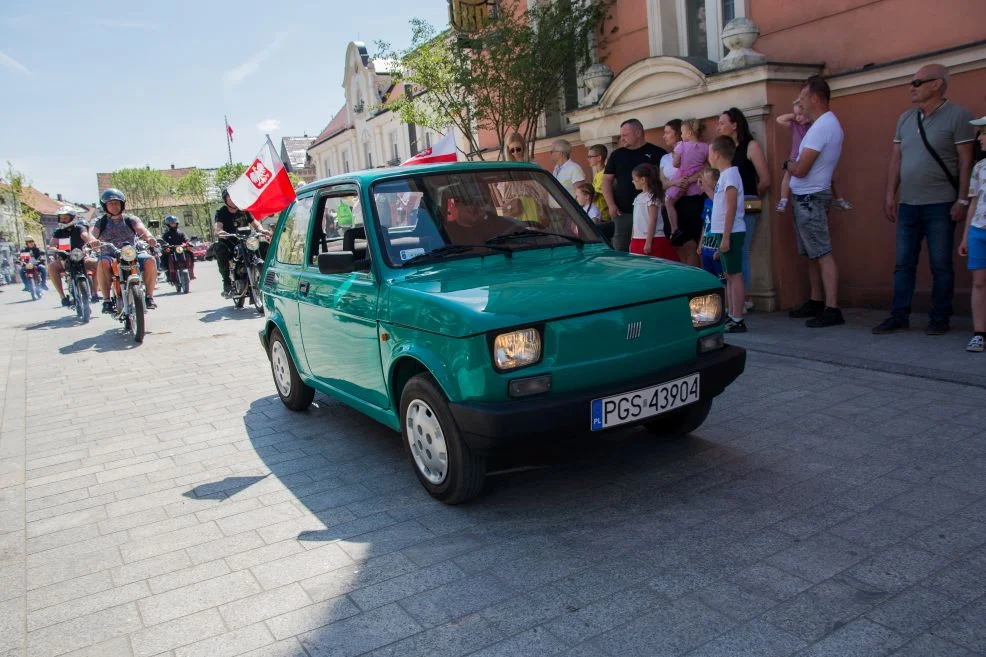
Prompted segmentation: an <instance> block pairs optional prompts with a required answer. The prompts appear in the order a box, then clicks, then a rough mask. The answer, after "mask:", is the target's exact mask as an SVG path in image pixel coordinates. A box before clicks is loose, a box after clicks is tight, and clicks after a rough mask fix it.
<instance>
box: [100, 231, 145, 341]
mask: <svg viewBox="0 0 986 657" xmlns="http://www.w3.org/2000/svg"><path fill="white" fill-rule="evenodd" d="M99 246H100V248H101V250H102V252H103V253H104V254H106V255H110V256H112V257H113V263H112V267H113V271H112V275H113V282H112V285H111V286H110V296H111V297H112V299H113V301H114V303H115V307H116V315H115V317H116V319H118V320H119V321H121V322H123V328H124V330H125V331H128V332H130V333H132V334H133V336H134V342H143V341H144V331H145V328H144V323H145V315H146V314H147V309H146V308H145V307H144V299H145V298H146V297H147V288H146V287H145V286H144V277H143V276H141V273H140V265H139V263H138V262H137V254H138V253H139V252H140V251H143V250H146V248H147V246H146V244H144V243H143V242H138V243H137V245H136V246H134V245H130V244H127V245H126V246H124V247H122V248H117V247H116V246H115V245H114V244H111V243H109V242H100V243H99Z"/></svg>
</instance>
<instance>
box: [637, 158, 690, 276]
mask: <svg viewBox="0 0 986 657" xmlns="http://www.w3.org/2000/svg"><path fill="white" fill-rule="evenodd" d="M631 179H632V180H633V186H634V187H635V188H636V189H637V190H638V191H639V192H640V193H639V194H637V196H636V198H634V199H633V232H632V233H631V235H630V253H635V254H637V255H649V256H656V257H658V258H665V259H667V260H674V261H678V253H677V252H676V251H675V249H674V247H673V246H671V241H670V240H669V239H668V238H667V237H665V235H664V219H663V218H662V217H661V199H662V198H663V197H664V186H663V185H661V175H660V173H658V170H657V167H656V166H654V165H652V164H638V165H637V166H636V167H634V169H633V172H632V174H631Z"/></svg>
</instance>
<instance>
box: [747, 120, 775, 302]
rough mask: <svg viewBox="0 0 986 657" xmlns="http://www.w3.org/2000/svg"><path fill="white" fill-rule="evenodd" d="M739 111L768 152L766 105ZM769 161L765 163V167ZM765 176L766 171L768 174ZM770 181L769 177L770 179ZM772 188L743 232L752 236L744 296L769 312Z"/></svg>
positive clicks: (772, 292) (771, 294)
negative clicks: (751, 228)
mask: <svg viewBox="0 0 986 657" xmlns="http://www.w3.org/2000/svg"><path fill="white" fill-rule="evenodd" d="M743 114H744V115H745V116H746V119H747V121H748V122H749V123H750V130H751V131H752V132H753V134H754V136H755V139H756V140H757V143H759V144H760V148H761V149H763V152H764V153H769V152H770V150H769V149H768V148H767V137H766V135H767V121H769V120H770V106H769V105H764V106H763V107H757V108H754V109H744V110H743ZM769 166H770V163H769V162H768V167H769ZM768 175H769V174H768ZM772 182H773V178H772ZM776 191H777V190H775V189H774V188H773V184H772V185H771V188H770V189H769V190H768V191H767V194H766V195H765V196H763V197H762V198H761V201H762V203H763V210H762V211H761V212H760V217H759V219H758V220H757V225H756V226H755V227H754V234H753V235H747V238H748V239H752V240H753V241H752V243H751V244H750V289H749V290H747V291H746V293H747V295H748V296H749V297H750V298H751V299H752V300H753V303H754V305H755V308H756V309H757V310H759V311H765V312H773V311H775V310H777V307H778V302H777V290H776V288H775V287H774V266H773V261H774V259H773V256H772V251H773V237H772V236H773V233H774V231H773V225H772V223H773V222H774V221H775V219H776V218H775V217H774V209H773V206H774V204H773V203H772V202H771V197H776V195H777V194H776Z"/></svg>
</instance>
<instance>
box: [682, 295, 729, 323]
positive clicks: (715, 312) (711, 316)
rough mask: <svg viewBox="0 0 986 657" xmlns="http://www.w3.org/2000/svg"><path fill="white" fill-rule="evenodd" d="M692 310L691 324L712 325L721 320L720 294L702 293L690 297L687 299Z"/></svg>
mask: <svg viewBox="0 0 986 657" xmlns="http://www.w3.org/2000/svg"><path fill="white" fill-rule="evenodd" d="M688 307H689V309H690V310H691V312H692V326H694V327H695V328H703V327H706V326H713V325H714V324H718V323H719V322H721V321H722V296H720V295H718V294H703V295H702V296H698V297H692V298H691V299H690V300H689V301H688Z"/></svg>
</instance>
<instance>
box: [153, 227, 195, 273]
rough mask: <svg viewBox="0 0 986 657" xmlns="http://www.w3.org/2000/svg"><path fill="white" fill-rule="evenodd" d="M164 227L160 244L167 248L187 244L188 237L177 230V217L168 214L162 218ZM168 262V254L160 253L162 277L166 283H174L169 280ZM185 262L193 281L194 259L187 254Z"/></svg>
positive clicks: (169, 256)
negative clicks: (166, 280) (165, 245)
mask: <svg viewBox="0 0 986 657" xmlns="http://www.w3.org/2000/svg"><path fill="white" fill-rule="evenodd" d="M164 226H165V228H164V232H163V233H161V241H162V242H164V243H165V244H167V245H169V246H179V245H181V244H185V243H187V242H188V237H186V236H185V233H183V232H182V231H180V230H178V217H176V216H175V215H173V214H169V215H168V216H167V217H165V218H164ZM170 260H171V254H170V253H163V252H162V253H161V269H163V270H164V275H165V277H166V278H167V279H168V282H169V283H174V281H173V280H171V267H170V266H169V265H170V262H169V261H170ZM186 261H187V262H188V277H189V278H190V279H191V280H193V281H194V280H195V258H194V257H192V255H191V253H189V254H188V257H187V258H186Z"/></svg>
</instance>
